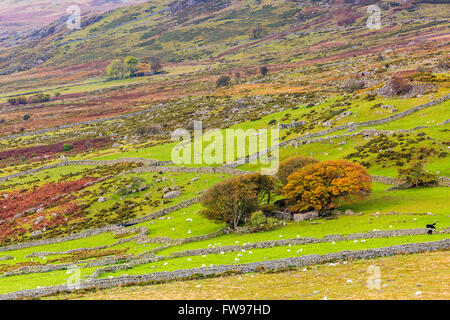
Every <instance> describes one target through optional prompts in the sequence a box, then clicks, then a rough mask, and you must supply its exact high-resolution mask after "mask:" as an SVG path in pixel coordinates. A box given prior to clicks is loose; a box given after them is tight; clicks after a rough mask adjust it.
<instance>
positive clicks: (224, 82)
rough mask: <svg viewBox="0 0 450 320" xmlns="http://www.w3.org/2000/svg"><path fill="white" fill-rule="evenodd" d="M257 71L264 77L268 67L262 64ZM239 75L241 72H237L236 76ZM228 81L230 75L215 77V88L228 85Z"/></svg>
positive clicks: (238, 76)
mask: <svg viewBox="0 0 450 320" xmlns="http://www.w3.org/2000/svg"><path fill="white" fill-rule="evenodd" d="M259 72H260V74H261V75H262V76H263V77H265V76H267V74H268V73H269V68H268V67H267V66H262V67H261V68H259ZM240 77H241V73H240V72H237V73H236V78H240ZM230 83H231V77H230V76H228V75H223V76H220V77H219V78H217V80H216V87H217V88H220V87H228V86H229V85H230Z"/></svg>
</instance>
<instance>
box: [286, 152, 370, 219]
mask: <svg viewBox="0 0 450 320" xmlns="http://www.w3.org/2000/svg"><path fill="white" fill-rule="evenodd" d="M370 191H371V189H370V175H369V174H368V173H367V171H366V170H365V169H364V168H363V167H362V166H361V165H359V164H356V163H353V162H350V161H346V160H329V161H324V162H319V163H316V164H310V165H307V166H305V167H303V168H302V169H300V170H298V171H295V172H294V173H292V174H291V175H290V176H289V177H288V183H287V184H286V185H285V186H284V188H283V189H282V195H283V196H285V197H286V198H287V200H288V204H289V205H290V206H291V207H290V208H291V210H293V211H296V212H302V211H309V210H318V211H327V210H331V209H333V208H336V207H337V206H339V205H340V204H342V203H343V202H349V201H351V200H352V199H353V198H355V197H361V196H365V195H367V194H369V193H370Z"/></svg>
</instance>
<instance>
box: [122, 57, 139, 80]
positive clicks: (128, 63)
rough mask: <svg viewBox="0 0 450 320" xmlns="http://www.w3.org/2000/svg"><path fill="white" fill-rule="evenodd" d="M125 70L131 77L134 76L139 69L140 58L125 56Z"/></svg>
mask: <svg viewBox="0 0 450 320" xmlns="http://www.w3.org/2000/svg"><path fill="white" fill-rule="evenodd" d="M124 63H125V70H126V72H127V73H128V74H129V76H130V77H132V76H134V75H135V73H136V71H137V65H138V63H139V60H138V59H137V58H136V57H133V56H128V57H126V58H125V61H124Z"/></svg>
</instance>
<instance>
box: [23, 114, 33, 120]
mask: <svg viewBox="0 0 450 320" xmlns="http://www.w3.org/2000/svg"><path fill="white" fill-rule="evenodd" d="M30 118H31V116H30V115H29V114H26V115H24V116H23V120H25V121H28V120H30Z"/></svg>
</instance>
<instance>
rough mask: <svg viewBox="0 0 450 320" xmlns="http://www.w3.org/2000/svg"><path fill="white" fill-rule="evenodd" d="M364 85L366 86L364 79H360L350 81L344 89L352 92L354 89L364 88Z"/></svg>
mask: <svg viewBox="0 0 450 320" xmlns="http://www.w3.org/2000/svg"><path fill="white" fill-rule="evenodd" d="M365 86H366V83H365V82H364V81H361V80H356V81H351V82H350V83H349V84H348V85H347V88H346V91H347V92H350V93H352V92H354V91H356V90H361V89H364V87H365Z"/></svg>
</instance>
